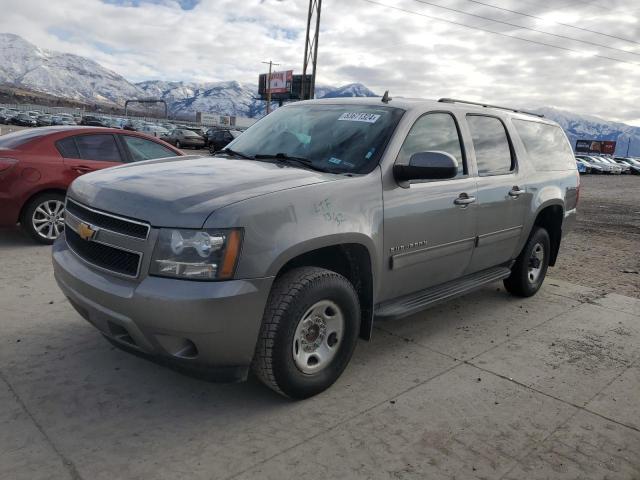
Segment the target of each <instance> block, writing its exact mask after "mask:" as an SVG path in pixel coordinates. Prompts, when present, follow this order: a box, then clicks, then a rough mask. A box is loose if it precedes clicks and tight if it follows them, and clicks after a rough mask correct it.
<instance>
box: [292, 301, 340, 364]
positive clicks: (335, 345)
mask: <svg viewBox="0 0 640 480" xmlns="http://www.w3.org/2000/svg"><path fill="white" fill-rule="evenodd" d="M343 331H344V315H343V313H342V310H341V309H340V307H338V305H336V304H335V303H334V302H332V301H331V300H321V301H319V302H317V303H315V304H313V305H312V306H311V307H310V308H309V309H308V310H307V311H306V312H305V313H304V315H303V316H302V318H301V319H300V321H299V322H298V326H297V327H296V332H295V334H294V336H293V345H292V353H293V361H294V362H295V364H296V367H298V369H299V370H300V371H301V372H302V373H306V374H313V373H317V372H319V371H321V370H323V369H324V368H326V366H327V365H329V364H330V363H331V360H333V358H334V357H335V356H336V353H338V349H339V348H340V345H341V343H342V333H343Z"/></svg>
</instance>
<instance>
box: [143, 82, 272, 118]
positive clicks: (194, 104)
mask: <svg viewBox="0 0 640 480" xmlns="http://www.w3.org/2000/svg"><path fill="white" fill-rule="evenodd" d="M136 86H137V87H138V88H140V90H141V91H142V92H143V96H146V97H153V98H161V99H163V100H164V101H165V102H167V105H168V106H169V111H170V112H171V113H172V115H175V116H188V115H193V114H194V113H195V112H209V113H219V114H221V115H235V116H239V117H256V116H260V115H262V114H263V113H264V110H265V108H266V105H265V102H262V101H260V100H258V87H257V86H256V85H251V84H241V83H239V82H234V81H231V82H209V83H193V82H164V81H146V82H141V83H138V84H137V85H136Z"/></svg>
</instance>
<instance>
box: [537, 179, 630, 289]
mask: <svg viewBox="0 0 640 480" xmlns="http://www.w3.org/2000/svg"><path fill="white" fill-rule="evenodd" d="M580 180H581V185H582V186H581V188H580V202H579V203H578V221H577V223H576V227H575V229H574V230H573V231H572V232H571V233H570V234H569V235H567V237H565V239H564V240H563V243H562V245H561V247H560V255H559V257H558V263H557V264H556V266H555V268H553V269H551V271H550V272H549V274H550V275H551V276H553V277H554V278H560V279H563V280H567V281H570V282H573V283H577V284H580V285H585V286H590V287H593V288H595V289H596V290H598V291H599V292H600V293H607V292H615V293H619V294H621V295H626V296H631V297H636V298H640V177H638V176H635V175H620V176H609V175H584V176H582V177H581V179H580Z"/></svg>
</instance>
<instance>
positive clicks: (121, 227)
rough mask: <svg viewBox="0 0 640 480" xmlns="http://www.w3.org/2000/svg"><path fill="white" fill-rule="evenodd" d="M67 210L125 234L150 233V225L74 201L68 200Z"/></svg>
mask: <svg viewBox="0 0 640 480" xmlns="http://www.w3.org/2000/svg"><path fill="white" fill-rule="evenodd" d="M66 208H67V211H68V212H69V213H71V214H73V215H75V216H76V217H78V218H79V219H80V220H84V221H85V222H89V223H90V224H92V225H95V226H96V227H100V228H104V229H106V230H111V231H112V232H116V233H121V234H123V235H129V236H130V237H136V238H142V239H145V238H147V234H148V233H149V226H148V225H143V224H140V223H135V222H133V221H128V220H125V219H123V218H116V217H112V216H110V215H106V214H103V213H100V212H96V211H95V210H89V209H88V208H85V207H83V206H82V205H78V204H77V203H75V202H73V201H67V207H66Z"/></svg>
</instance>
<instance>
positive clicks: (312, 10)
mask: <svg viewBox="0 0 640 480" xmlns="http://www.w3.org/2000/svg"><path fill="white" fill-rule="evenodd" d="M321 9H322V0H309V14H308V15H307V39H306V41H305V44H304V63H303V66H302V85H301V88H300V90H301V91H300V98H301V99H302V100H305V99H307V98H313V97H314V95H315V90H316V63H317V62H318V39H319V37H320V10H321ZM314 17H315V29H314V32H313V35H311V27H312V25H313V20H314ZM312 37H313V38H312ZM309 64H311V80H310V82H309V86H308V88H307V80H306V78H307V69H309ZM307 93H308V95H307Z"/></svg>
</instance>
